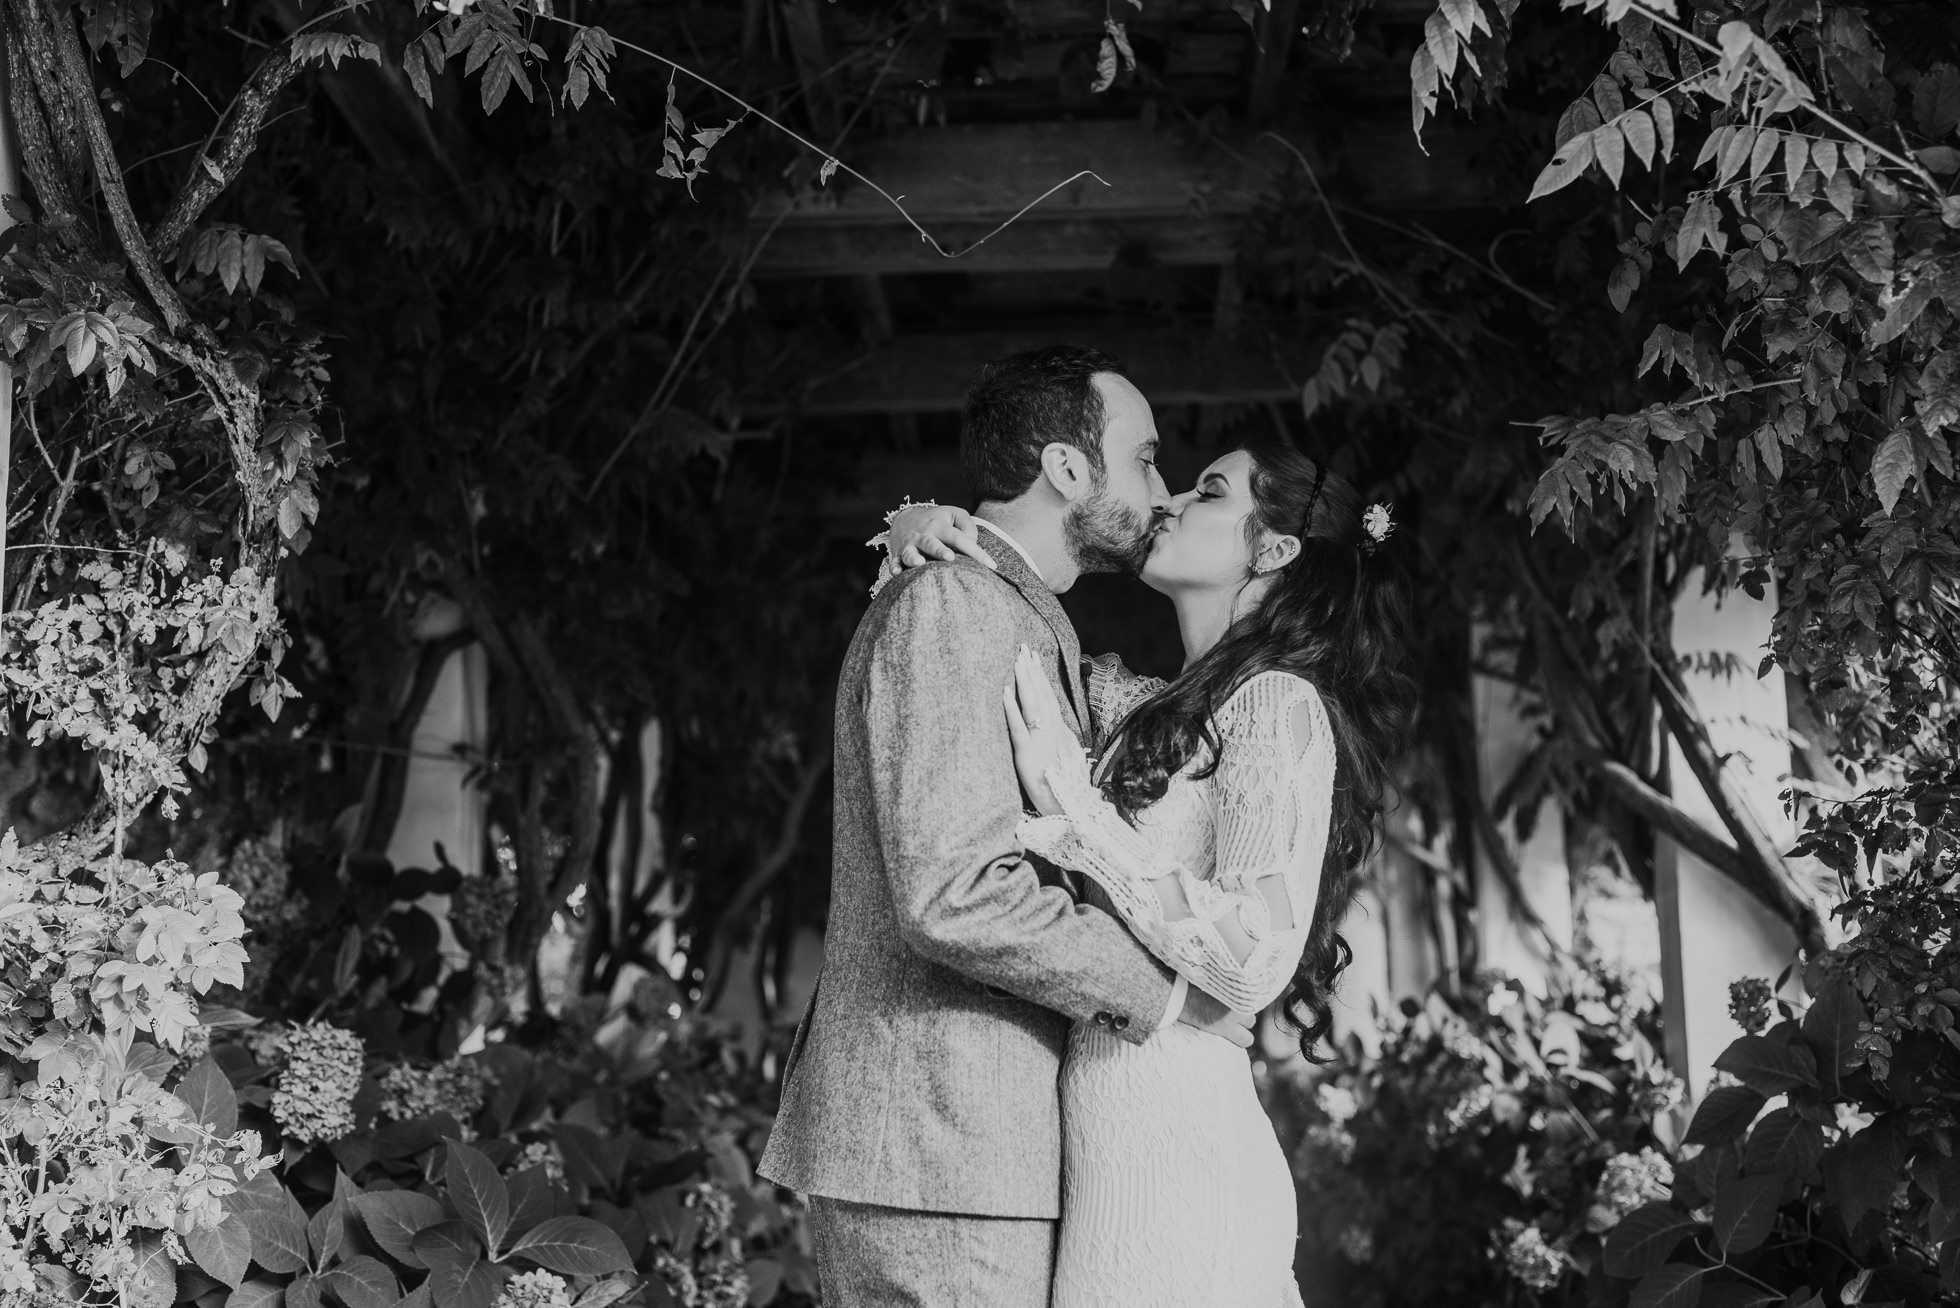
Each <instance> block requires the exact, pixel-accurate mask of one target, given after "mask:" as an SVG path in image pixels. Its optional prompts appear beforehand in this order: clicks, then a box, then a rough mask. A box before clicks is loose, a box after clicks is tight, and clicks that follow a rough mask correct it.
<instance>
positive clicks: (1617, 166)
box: [1592, 127, 1627, 190]
mask: <svg viewBox="0 0 1960 1308" xmlns="http://www.w3.org/2000/svg"><path fill="white" fill-rule="evenodd" d="M1592 142H1593V152H1594V154H1595V155H1597V156H1598V158H1599V166H1600V169H1601V170H1602V171H1603V172H1604V173H1605V174H1606V180H1607V181H1609V182H1611V183H1613V187H1614V189H1615V190H1618V189H1619V185H1620V173H1621V171H1622V170H1623V169H1625V167H1626V160H1627V143H1626V138H1625V137H1623V136H1621V135H1620V133H1619V129H1618V128H1617V127H1602V128H1600V129H1599V130H1598V131H1596V132H1594V133H1593V134H1592Z"/></svg>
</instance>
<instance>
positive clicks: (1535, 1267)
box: [1498, 1217, 1567, 1290]
mask: <svg viewBox="0 0 1960 1308" xmlns="http://www.w3.org/2000/svg"><path fill="white" fill-rule="evenodd" d="M1498 1253H1499V1255H1500V1256H1501V1257H1502V1258H1503V1260H1504V1269H1505V1270H1506V1271H1507V1272H1509V1273H1510V1274H1511V1276H1512V1278H1513V1279H1515V1280H1516V1281H1517V1282H1518V1283H1519V1284H1520V1285H1523V1286H1524V1287H1525V1288H1526V1289H1528V1290H1549V1289H1551V1288H1552V1287H1553V1286H1555V1285H1557V1284H1558V1283H1559V1278H1560V1277H1562V1276H1564V1275H1565V1269H1566V1266H1567V1263H1566V1258H1565V1255H1564V1254H1562V1253H1560V1252H1559V1251H1558V1250H1557V1249H1555V1248H1553V1247H1552V1245H1551V1244H1550V1243H1549V1242H1548V1241H1547V1240H1546V1239H1545V1233H1544V1232H1543V1231H1541V1230H1539V1229H1538V1228H1537V1227H1535V1226H1533V1225H1531V1224H1530V1223H1529V1222H1520V1221H1519V1220H1518V1219H1517V1218H1515V1217H1507V1218H1505V1219H1504V1226H1503V1232H1502V1234H1501V1235H1500V1237H1499V1239H1498Z"/></svg>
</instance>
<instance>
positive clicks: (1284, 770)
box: [1020, 672, 1334, 1012]
mask: <svg viewBox="0 0 1960 1308" xmlns="http://www.w3.org/2000/svg"><path fill="white" fill-rule="evenodd" d="M1218 729H1219V732H1218V734H1219V739H1220V744H1221V748H1222V750H1223V755H1222V758H1221V760H1220V762H1219V766H1218V771H1217V772H1216V773H1215V774H1214V775H1213V778H1212V780H1211V790H1212V817H1213V822H1214V831H1215V836H1216V849H1217V856H1216V866H1215V867H1213V868H1189V867H1183V866H1180V865H1178V864H1177V863H1176V862H1174V861H1172V859H1171V858H1170V856H1169V854H1168V852H1167V851H1165V850H1164V849H1163V848H1162V847H1161V844H1160V843H1158V842H1155V841H1153V840H1152V839H1151V838H1150V834H1149V833H1148V832H1147V831H1139V830H1138V829H1137V828H1135V827H1132V826H1131V825H1130V824H1129V823H1128V822H1125V821H1124V820H1123V818H1122V816H1121V815H1120V814H1119V813H1118V812H1117V811H1116V809H1115V808H1114V807H1113V806H1112V805H1111V804H1110V803H1109V801H1108V800H1107V799H1105V798H1104V797H1103V795H1102V792H1101V791H1100V790H1098V789H1097V788H1096V787H1095V785H1094V784H1093V782H1092V781H1091V780H1090V778H1089V774H1088V770H1087V768H1086V767H1078V766H1073V765H1071V766H1069V767H1066V768H1063V769H1054V770H1051V771H1050V773H1049V778H1048V779H1049V782H1050V784H1051V785H1052V786H1053V787H1054V790H1055V795H1056V798H1057V800H1058V801H1059V803H1060V804H1061V808H1062V812H1061V813H1060V814H1057V815H1055V816H1053V817H1042V818H1029V819H1026V820H1024V821H1023V822H1022V823H1021V825H1020V834H1021V840H1022V843H1023V844H1024V845H1025V846H1026V847H1027V848H1028V849H1030V850H1033V851H1034V852H1036V853H1038V854H1040V855H1042V856H1043V857H1044V858H1047V859H1048V860H1050V861H1051V862H1054V863H1057V864H1059V865H1061V866H1063V867H1068V868H1073V869H1075V870H1077V871H1080V872H1084V873H1086V874H1087V875H1089V876H1090V877H1092V878H1094V880H1095V881H1096V883H1097V884H1098V885H1100V886H1102V887H1103V889H1104V890H1105V891H1107V892H1108V895H1109V898H1110V901H1111V902H1112V904H1113V905H1114V906H1115V908H1116V911H1117V912H1118V914H1120V915H1121V916H1122V918H1123V920H1124V921H1125V923H1127V924H1128V926H1129V927H1130V929H1131V931H1133V932H1134V933H1135V934H1136V936H1137V938H1138V939H1139V940H1141V941H1142V942H1143V943H1144V945H1145V946H1146V947H1147V948H1148V949H1149V950H1150V952H1151V953H1153V954H1155V955H1156V956H1157V957H1158V958H1160V959H1162V960H1163V961H1164V962H1165V963H1167V964H1169V965H1170V966H1171V967H1173V968H1175V969H1176V970H1177V971H1178V972H1179V973H1180V974H1182V975H1183V976H1184V977H1185V978H1186V979H1187V980H1189V981H1190V982H1191V983H1192V984H1193V985H1195V986H1197V987H1198V988H1199V989H1201V990H1203V991H1205V992H1206V993H1208V994H1210V995H1212V996H1213V997H1214V998H1216V999H1218V1000H1219V1001H1220V1002H1222V1003H1224V1004H1226V1005H1228V1006H1229V1007H1231V1008H1234V1009H1236V1010H1238V1011H1240V1012H1257V1011H1259V1010H1261V1009H1263V1008H1265V1007H1266V1006H1267V1005H1268V1004H1271V1003H1272V1002H1273V1001H1274V1000H1276V999H1278V998H1279V997H1280V995H1281V994H1283V993H1284V992H1285V989H1286V986H1287V983H1288V982H1289V981H1290V980H1291V979H1292V976H1293V972H1294V969H1295V968H1297V967H1298V966H1299V962H1300V954H1301V951H1302V950H1303V949H1304V948H1305V947H1306V942H1307V934H1308V930H1309V928H1310V927H1311V925H1312V922H1313V910H1314V900H1315V898H1316V896H1317V894H1318V892H1319V889H1320V862H1321V856H1322V854H1323V852H1324V851H1325V849H1326V846H1327V828H1328V819H1329V816H1330V813H1331V809H1332V802H1333V784H1334V741H1333V735H1332V732H1331V730H1330V729H1329V727H1328V724H1327V715H1326V710H1325V709H1324V708H1322V706H1321V703H1320V696H1319V694H1318V693H1317V692H1316V691H1315V690H1314V688H1313V687H1312V686H1311V685H1310V684H1308V683H1307V682H1306V681H1303V680H1301V679H1300V678H1298V677H1295V676H1292V675H1290V674H1287V673H1283V672H1266V673H1261V674H1260V675H1259V676H1257V677H1254V678H1253V679H1252V680H1250V681H1248V682H1246V684H1245V685H1243V686H1241V687H1240V688H1239V689H1238V691H1237V692H1235V693H1234V694H1233V696H1232V698H1231V699H1230V700H1229V701H1227V702H1226V705H1225V707H1224V709H1223V710H1222V711H1221V712H1220V714H1219V718H1218ZM1064 774H1065V775H1064Z"/></svg>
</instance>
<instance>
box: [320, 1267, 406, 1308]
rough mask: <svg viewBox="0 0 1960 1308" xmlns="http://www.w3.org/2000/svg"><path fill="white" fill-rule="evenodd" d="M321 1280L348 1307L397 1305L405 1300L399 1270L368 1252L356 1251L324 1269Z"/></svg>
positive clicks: (361, 1307) (367, 1307) (389, 1307)
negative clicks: (360, 1252)
mask: <svg viewBox="0 0 1960 1308" xmlns="http://www.w3.org/2000/svg"><path fill="white" fill-rule="evenodd" d="M320 1283H321V1284H322V1285H324V1286H325V1287H326V1288H327V1289H329V1290H332V1291H333V1292H334V1294H336V1295H337V1296H339V1298H340V1301H341V1302H342V1303H343V1304H346V1305H347V1308H395V1305H396V1304H397V1303H398V1302H400V1300H401V1294H402V1289H401V1282H399V1281H397V1280H396V1279H395V1274H394V1273H393V1272H391V1271H389V1270H388V1269H387V1267H386V1266H384V1265H383V1264H382V1263H381V1261H380V1260H379V1259H376V1258H370V1257H368V1256H367V1255H366V1254H356V1255H354V1256H353V1257H352V1258H349V1259H348V1260H347V1261H346V1262H344V1263H342V1264H340V1266H338V1267H335V1268H332V1269H331V1270H329V1271H326V1272H322V1273H321V1274H320Z"/></svg>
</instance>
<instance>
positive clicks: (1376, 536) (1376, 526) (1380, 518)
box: [1361, 504, 1395, 550]
mask: <svg viewBox="0 0 1960 1308" xmlns="http://www.w3.org/2000/svg"><path fill="white" fill-rule="evenodd" d="M1361 530H1362V531H1363V532H1364V533H1365V534H1366V535H1367V537H1368V541H1367V544H1366V546H1365V547H1364V548H1366V549H1369V550H1374V549H1376V548H1378V547H1379V546H1380V545H1381V543H1382V542H1383V541H1385V540H1387V539H1388V538H1389V535H1390V533H1392V532H1393V531H1394V530H1395V520H1394V519H1392V518H1390V517H1389V516H1388V505H1386V504H1370V505H1369V506H1368V511H1367V512H1366V513H1363V514H1362V515H1361Z"/></svg>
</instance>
